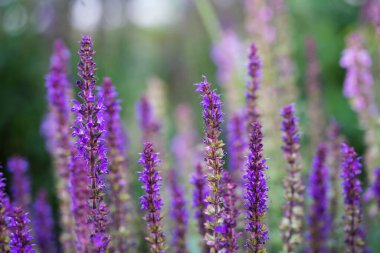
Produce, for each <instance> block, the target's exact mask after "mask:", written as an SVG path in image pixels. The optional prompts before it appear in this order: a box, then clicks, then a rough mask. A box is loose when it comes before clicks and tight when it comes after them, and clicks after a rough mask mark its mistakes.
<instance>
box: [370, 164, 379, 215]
mask: <svg viewBox="0 0 380 253" xmlns="http://www.w3.org/2000/svg"><path fill="white" fill-rule="evenodd" d="M373 172H374V177H375V180H374V181H373V184H372V192H373V196H374V197H375V200H376V203H377V207H378V208H380V167H376V168H375V169H374V171H373Z"/></svg>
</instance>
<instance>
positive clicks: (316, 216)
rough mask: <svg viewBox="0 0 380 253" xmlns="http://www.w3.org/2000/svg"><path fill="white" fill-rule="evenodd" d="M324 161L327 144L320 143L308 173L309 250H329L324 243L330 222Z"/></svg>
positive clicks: (325, 160)
mask: <svg viewBox="0 0 380 253" xmlns="http://www.w3.org/2000/svg"><path fill="white" fill-rule="evenodd" d="M326 162H327V146H326V145H325V144H323V143H322V144H320V145H319V146H318V149H317V153H316V154H315V157H314V161H313V167H312V171H311V175H310V195H311V199H312V204H311V208H310V209H311V210H310V217H309V232H310V234H309V252H321V253H323V252H329V251H328V248H327V245H326V244H327V240H328V233H329V224H330V215H329V213H328V204H329V196H328V180H329V174H328V169H327V166H326Z"/></svg>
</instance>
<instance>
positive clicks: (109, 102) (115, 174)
mask: <svg viewBox="0 0 380 253" xmlns="http://www.w3.org/2000/svg"><path fill="white" fill-rule="evenodd" d="M101 96H102V97H103V98H104V106H105V113H104V121H105V128H106V133H107V134H106V136H105V139H106V141H107V148H108V149H109V151H110V152H109V161H110V165H111V166H110V168H109V176H108V181H109V184H110V194H109V196H110V199H111V203H110V209H111V217H112V222H111V224H110V227H111V229H110V231H112V232H113V233H114V234H113V235H112V241H111V245H110V251H111V252H113V251H116V252H127V251H128V250H129V247H130V246H131V243H132V242H131V238H130V231H128V230H127V227H128V226H127V217H130V199H131V197H130V195H129V193H128V178H127V177H126V173H128V172H127V169H128V168H127V162H126V149H127V148H126V146H127V142H126V138H125V133H124V131H123V122H122V119H121V117H120V111H121V107H120V103H119V101H118V94H117V92H116V90H115V87H114V86H113V84H112V81H111V78H109V77H106V78H104V80H103V84H102V89H101Z"/></svg>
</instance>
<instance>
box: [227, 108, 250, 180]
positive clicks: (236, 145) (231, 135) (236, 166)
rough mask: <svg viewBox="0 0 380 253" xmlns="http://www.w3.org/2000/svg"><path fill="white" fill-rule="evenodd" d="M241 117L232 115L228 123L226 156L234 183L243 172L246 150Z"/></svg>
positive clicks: (239, 178)
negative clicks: (227, 155) (227, 156)
mask: <svg viewBox="0 0 380 253" xmlns="http://www.w3.org/2000/svg"><path fill="white" fill-rule="evenodd" d="M244 123H245V122H244V119H243V116H242V115H240V114H237V113H235V114H233V115H232V116H231V118H230V119H229V121H228V154H229V166H230V169H231V171H232V176H233V177H234V182H240V181H241V176H242V171H243V170H244V160H245V158H244V156H245V154H244V152H245V148H246V141H245V126H244Z"/></svg>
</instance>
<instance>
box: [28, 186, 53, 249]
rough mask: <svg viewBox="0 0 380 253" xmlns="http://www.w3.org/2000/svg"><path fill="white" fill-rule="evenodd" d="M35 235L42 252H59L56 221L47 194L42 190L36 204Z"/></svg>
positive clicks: (34, 216)
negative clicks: (56, 240)
mask: <svg viewBox="0 0 380 253" xmlns="http://www.w3.org/2000/svg"><path fill="white" fill-rule="evenodd" d="M33 210H34V215H33V218H34V224H33V228H34V235H35V239H36V242H37V246H38V248H39V250H40V251H41V252H49V253H50V252H51V253H54V252H57V245H56V243H55V234H54V220H53V213H52V210H51V206H50V204H49V202H48V196H47V192H46V191H44V190H42V191H40V192H39V193H38V195H37V200H36V201H35V202H34V208H33Z"/></svg>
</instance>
